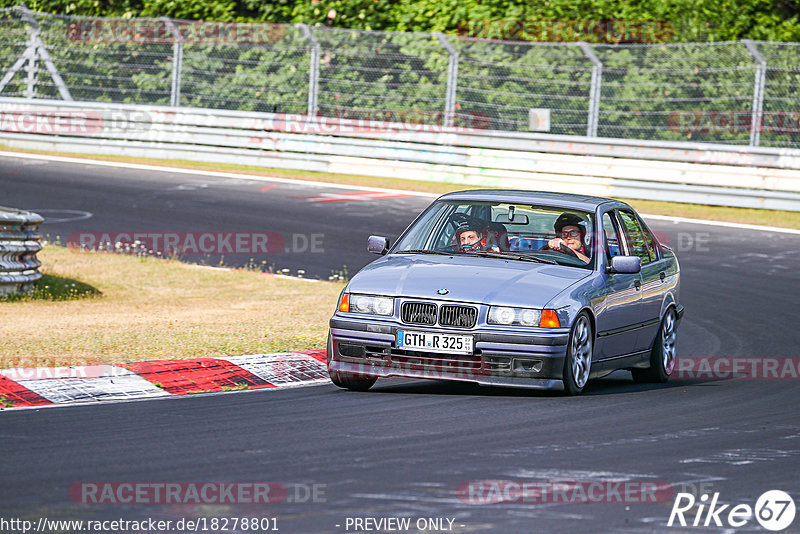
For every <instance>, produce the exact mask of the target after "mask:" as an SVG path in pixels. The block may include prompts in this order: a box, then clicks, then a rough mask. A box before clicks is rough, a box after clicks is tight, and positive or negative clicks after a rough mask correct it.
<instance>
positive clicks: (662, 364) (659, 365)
mask: <svg viewBox="0 0 800 534" xmlns="http://www.w3.org/2000/svg"><path fill="white" fill-rule="evenodd" d="M677 328H678V314H677V313H675V308H673V307H671V306H670V307H669V308H667V311H666V313H664V317H663V319H661V324H660V325H659V327H658V333H657V334H656V338H655V340H654V341H653V349H652V350H651V351H650V367H649V368H647V369H632V370H631V374H632V375H633V379H634V380H635V381H636V382H649V383H664V382H666V381H667V380H669V376H670V375H671V374H672V371H673V370H674V369H675V341H676V339H677V337H678V331H677Z"/></svg>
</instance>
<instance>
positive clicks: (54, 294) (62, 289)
mask: <svg viewBox="0 0 800 534" xmlns="http://www.w3.org/2000/svg"><path fill="white" fill-rule="evenodd" d="M101 295H102V293H101V292H100V290H98V289H97V288H96V287H92V286H91V285H89V284H87V283H84V282H81V281H80V280H76V279H75V278H67V277H64V276H58V275H53V274H42V278H41V279H40V280H39V281H38V282H37V283H36V286H35V287H34V289H33V291H30V292H27V293H15V294H13V295H8V296H6V297H0V302H29V301H32V300H76V299H84V298H88V297H98V296H101Z"/></svg>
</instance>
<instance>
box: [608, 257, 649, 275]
mask: <svg viewBox="0 0 800 534" xmlns="http://www.w3.org/2000/svg"><path fill="white" fill-rule="evenodd" d="M641 270H642V259H641V258H640V257H639V256H614V257H613V258H611V268H610V269H609V272H611V273H620V274H636V273H638V272H641Z"/></svg>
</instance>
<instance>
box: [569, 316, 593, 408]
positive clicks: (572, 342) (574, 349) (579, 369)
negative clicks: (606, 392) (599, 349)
mask: <svg viewBox="0 0 800 534" xmlns="http://www.w3.org/2000/svg"><path fill="white" fill-rule="evenodd" d="M593 347H594V334H593V333H592V323H591V322H590V321H589V317H588V316H587V315H586V313H584V312H581V313H579V314H578V317H576V318H575V324H573V325H572V330H571V331H570V333H569V342H568V343H567V356H566V357H565V358H564V372H563V374H562V380H563V382H564V393H566V394H567V395H580V394H581V393H583V388H584V387H586V383H587V382H588V381H589V374H590V372H591V370H592V352H593Z"/></svg>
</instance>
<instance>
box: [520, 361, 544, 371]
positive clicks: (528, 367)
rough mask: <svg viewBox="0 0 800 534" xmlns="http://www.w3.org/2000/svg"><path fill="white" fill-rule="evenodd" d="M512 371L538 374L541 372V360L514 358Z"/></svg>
mask: <svg viewBox="0 0 800 534" xmlns="http://www.w3.org/2000/svg"><path fill="white" fill-rule="evenodd" d="M514 370H515V371H522V372H527V373H538V372H540V371H541V370H542V360H529V359H527V358H514Z"/></svg>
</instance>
